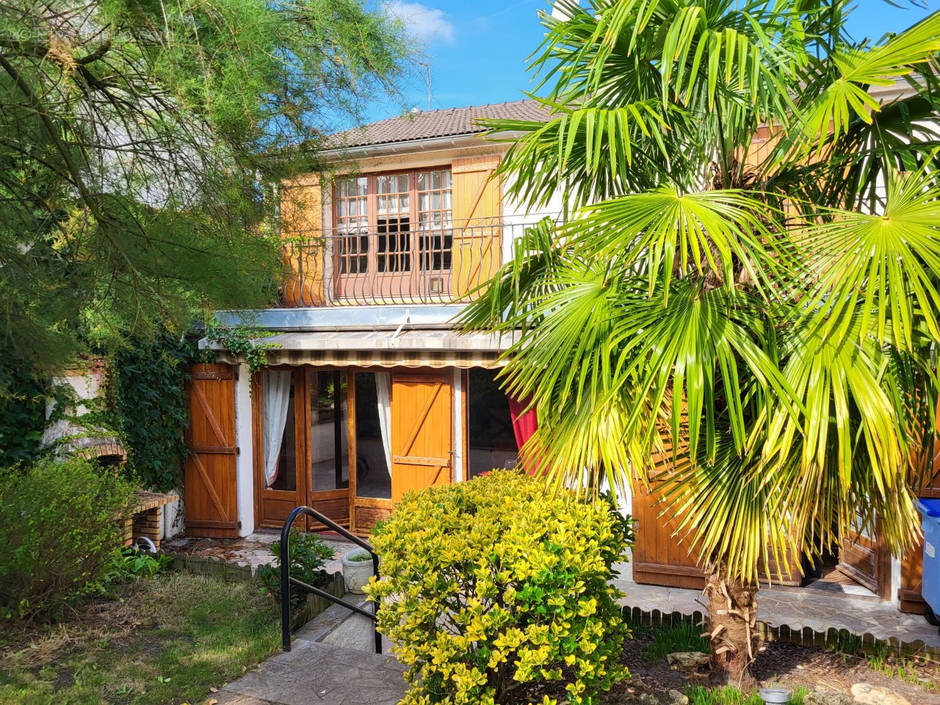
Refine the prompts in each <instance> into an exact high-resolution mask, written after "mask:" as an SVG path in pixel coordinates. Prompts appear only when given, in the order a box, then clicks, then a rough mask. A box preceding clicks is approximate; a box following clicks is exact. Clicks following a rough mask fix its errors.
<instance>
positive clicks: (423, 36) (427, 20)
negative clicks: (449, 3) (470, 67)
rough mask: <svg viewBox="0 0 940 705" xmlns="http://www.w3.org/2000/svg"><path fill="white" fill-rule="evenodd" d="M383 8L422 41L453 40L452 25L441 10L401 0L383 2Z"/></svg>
mask: <svg viewBox="0 0 940 705" xmlns="http://www.w3.org/2000/svg"><path fill="white" fill-rule="evenodd" d="M385 10H386V12H388V13H389V14H390V15H391V16H392V17H397V18H398V19H400V20H401V21H402V22H404V24H405V27H406V28H407V29H408V32H410V33H411V34H412V35H413V36H415V37H417V38H418V39H420V40H422V41H425V42H432V41H434V40H436V39H440V40H442V41H445V42H452V41H454V25H452V24H451V23H450V22H449V21H448V20H447V17H446V15H445V14H444V11H443V10H438V9H437V8H435V7H428V6H427V5H422V4H421V3H420V2H403V1H402V0H391V2H387V3H385Z"/></svg>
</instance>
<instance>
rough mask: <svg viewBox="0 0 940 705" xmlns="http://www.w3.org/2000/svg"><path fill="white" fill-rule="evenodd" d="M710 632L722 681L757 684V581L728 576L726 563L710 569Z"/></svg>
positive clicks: (742, 685)
mask: <svg viewBox="0 0 940 705" xmlns="http://www.w3.org/2000/svg"><path fill="white" fill-rule="evenodd" d="M707 579H708V582H707V583H706V585H705V596H706V597H707V598H708V632H709V635H710V637H711V651H712V672H713V674H714V676H715V678H716V680H719V681H721V682H725V683H729V684H731V685H734V686H737V687H738V688H741V689H748V688H750V686H752V685H753V684H754V678H753V676H752V675H751V672H750V666H751V662H753V660H754V657H755V656H756V655H757V642H758V635H757V587H758V586H757V585H754V584H748V583H744V582H742V581H740V580H729V579H728V576H727V573H726V571H725V566H724V565H723V564H722V565H718V566H712V567H710V569H709V570H708V571H707Z"/></svg>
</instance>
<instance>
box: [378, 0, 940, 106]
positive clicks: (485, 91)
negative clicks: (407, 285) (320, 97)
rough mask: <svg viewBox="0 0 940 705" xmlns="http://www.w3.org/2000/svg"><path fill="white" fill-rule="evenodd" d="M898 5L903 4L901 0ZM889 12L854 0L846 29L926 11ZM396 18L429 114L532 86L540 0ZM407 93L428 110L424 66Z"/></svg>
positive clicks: (933, 3) (899, 25) (426, 10)
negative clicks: (412, 52)
mask: <svg viewBox="0 0 940 705" xmlns="http://www.w3.org/2000/svg"><path fill="white" fill-rule="evenodd" d="M900 1H901V2H903V1H904V0H900ZM926 2H927V7H926V8H922V7H910V6H908V7H905V8H896V7H893V6H892V5H890V4H888V3H887V2H885V0H858V10H857V11H856V12H855V13H854V16H853V18H852V23H851V26H850V27H851V31H852V32H853V34H855V35H856V36H857V37H863V36H869V37H872V38H878V37H880V36H882V35H883V34H884V33H885V32H888V31H898V30H901V29H904V28H905V27H907V26H909V25H911V24H913V23H914V22H916V21H918V20H919V19H921V18H923V17H924V16H926V15H927V14H928V13H929V12H931V11H933V10H937V9H940V0H926ZM385 4H386V5H387V6H389V7H390V9H391V10H392V11H394V12H396V13H397V14H398V16H400V17H402V18H403V19H404V20H405V22H406V23H407V24H408V25H409V26H410V28H411V30H412V32H413V33H414V34H415V35H416V36H417V38H418V39H419V40H420V41H421V42H422V43H423V46H424V50H423V54H424V61H425V62H426V63H427V65H428V66H429V67H430V70H431V108H432V109H437V108H451V107H456V106H465V105H479V104H483V103H499V102H502V101H507V100H518V99H520V98H522V97H523V95H522V92H523V91H525V90H530V89H531V88H532V87H533V84H532V82H531V80H530V77H529V75H528V74H527V73H526V70H525V66H526V58H527V57H528V56H529V54H531V53H532V52H533V51H534V50H535V49H536V47H538V45H539V43H540V42H541V40H542V38H543V29H542V26H541V24H539V21H538V17H537V14H536V13H537V11H538V10H540V9H547V8H549V7H550V5H549V3H548V2H547V1H546V0H422V1H421V2H418V0H414V1H412V0H390V2H387V3H385ZM419 72H420V74H421V75H417V76H415V77H414V78H413V79H412V80H410V81H409V83H408V85H407V87H406V95H405V101H406V103H407V106H408V107H417V108H419V109H421V110H425V109H427V102H428V101H427V90H426V83H425V76H424V68H423V67H422V68H420V69H419ZM400 111H401V106H399V105H396V104H394V103H391V102H380V103H376V104H375V105H374V106H373V107H372V108H371V109H370V110H369V113H368V115H367V118H368V119H369V120H370V121H371V120H381V119H383V118H386V117H391V116H393V115H396V114H398V113H399V112H400Z"/></svg>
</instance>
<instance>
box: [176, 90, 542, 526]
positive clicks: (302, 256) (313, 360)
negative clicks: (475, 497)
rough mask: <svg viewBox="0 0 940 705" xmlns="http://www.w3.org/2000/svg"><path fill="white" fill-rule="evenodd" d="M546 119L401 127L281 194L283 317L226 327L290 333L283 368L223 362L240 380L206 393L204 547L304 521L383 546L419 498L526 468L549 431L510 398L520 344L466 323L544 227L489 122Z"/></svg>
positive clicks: (279, 358) (195, 481)
mask: <svg viewBox="0 0 940 705" xmlns="http://www.w3.org/2000/svg"><path fill="white" fill-rule="evenodd" d="M546 115H547V113H546V111H545V109H544V108H542V107H540V106H539V105H538V104H537V103H534V102H532V101H525V100H523V101H517V102H511V103H500V104H494V105H483V106H477V107H469V108H455V109H450V110H436V111H429V112H420V113H416V114H411V115H405V116H401V117H396V118H392V119H389V120H384V121H381V122H377V123H373V124H371V125H368V126H366V127H364V128H357V129H354V130H350V131H347V132H343V133H340V134H337V135H334V136H333V137H332V138H331V139H330V145H331V146H330V149H328V151H327V152H326V153H325V154H322V155H321V158H323V159H324V160H325V162H326V163H327V165H328V167H327V168H326V169H324V170H323V171H322V172H321V173H316V174H310V175H307V176H304V177H301V178H299V179H297V180H296V181H294V182H292V183H287V184H282V185H281V189H280V199H279V200H280V219H279V220H280V228H281V233H280V234H281V237H282V238H283V240H284V253H285V254H284V256H285V257H286V258H287V261H288V264H289V267H290V271H291V273H292V275H291V277H290V278H289V280H288V281H287V282H285V284H284V286H283V290H282V296H281V307H279V308H272V309H267V310H263V311H256V312H220V313H218V314H217V317H218V318H219V319H220V320H221V321H222V322H223V323H232V322H244V321H247V322H250V323H252V324H254V325H257V326H260V327H263V328H265V329H268V330H270V331H274V332H275V333H276V335H275V336H274V337H272V338H270V339H269V340H268V341H266V342H268V343H269V344H272V345H273V346H274V347H272V348H271V349H269V350H268V352H267V357H268V362H269V366H268V367H266V368H265V369H264V370H262V371H260V372H258V373H256V374H255V375H253V376H252V375H249V374H248V368H247V366H246V365H245V364H244V361H243V360H239V359H237V358H236V357H235V356H232V355H231V354H230V353H229V352H228V351H226V350H222V349H220V350H218V355H219V358H218V359H219V361H220V362H223V363H230V365H227V366H211V367H201V368H197V369H196V371H195V375H194V379H193V382H192V386H191V388H192V390H193V394H192V397H193V401H192V409H191V412H192V414H193V416H194V422H193V426H192V430H191V434H190V435H191V438H190V445H191V448H192V449H193V451H194V453H193V455H192V457H191V460H190V462H189V464H188V473H187V479H186V495H187V501H186V524H187V527H188V531H189V533H191V534H197V535H198V534H205V535H214V536H234V535H245V534H248V533H251V532H252V531H253V530H255V529H256V528H259V527H279V526H280V525H281V524H282V523H283V521H284V519H285V517H286V516H287V514H288V513H289V512H290V511H291V510H292V509H293V508H294V507H295V506H297V505H301V504H308V505H310V506H312V507H314V508H316V509H318V510H319V511H322V512H324V513H325V514H327V515H328V516H329V517H331V518H332V519H334V520H335V521H337V522H339V523H341V524H344V525H347V526H349V527H351V528H352V530H354V531H356V532H360V533H366V532H368V531H369V530H370V529H371V528H372V526H373V525H374V524H375V522H376V521H379V520H381V519H383V518H385V517H387V516H388V515H389V514H390V512H391V510H392V507H394V505H395V502H396V501H397V500H398V499H399V498H400V497H401V496H402V494H403V493H405V492H407V491H408V490H412V489H419V488H422V487H427V486H430V485H435V484H442V483H447V482H459V481H461V480H464V479H468V478H470V477H473V476H474V475H475V474H477V473H479V472H483V471H486V470H489V469H492V468H493V467H500V466H504V465H512V464H513V463H514V462H515V461H516V455H517V452H518V444H519V442H520V441H522V440H524V438H525V437H527V434H528V433H531V430H528V431H527V430H526V429H531V424H532V423H533V418H532V414H531V413H530V414H528V415H522V417H521V418H520V417H519V414H518V411H519V408H518V406H517V404H516V403H515V401H514V400H510V399H507V398H506V396H505V395H504V394H503V392H501V391H500V389H499V387H498V385H497V384H496V383H495V382H494V376H495V368H496V366H497V365H498V358H499V355H500V353H501V352H502V351H503V350H504V349H505V347H506V345H507V344H508V341H507V340H506V339H505V338H504V339H502V340H501V339H499V338H497V337H495V336H490V335H485V334H475V335H460V334H458V333H457V332H456V331H455V330H454V327H453V323H452V319H453V318H454V316H455V314H457V313H458V312H459V311H460V310H461V308H462V306H463V305H464V304H465V303H466V301H468V300H469V297H470V296H472V292H473V291H474V289H476V288H477V287H478V286H479V285H480V284H481V283H483V282H485V281H487V280H488V279H489V278H490V277H491V276H492V275H493V274H494V273H495V272H496V270H497V269H498V268H499V266H500V265H501V264H502V262H503V261H504V259H505V257H507V256H508V253H509V251H510V248H511V246H512V241H513V239H514V238H516V237H518V236H520V235H521V234H522V232H523V229H524V227H525V226H526V225H527V224H531V223H533V222H535V221H536V220H537V219H538V218H539V217H541V215H542V214H529V213H526V212H523V211H521V210H520V209H518V208H516V207H515V206H514V205H513V204H512V203H510V202H509V201H508V200H507V199H506V198H505V197H504V194H503V191H502V189H501V183H500V180H499V179H498V178H492V177H493V172H494V170H495V169H496V166H497V165H498V164H499V160H500V157H501V155H502V154H503V153H504V152H505V150H506V144H505V143H500V142H495V141H493V140H487V139H484V137H483V133H484V131H485V130H484V128H482V127H481V126H479V125H478V124H477V123H476V120H477V119H479V118H487V117H494V118H495V117H501V118H516V119H527V120H539V119H544V118H545V117H546ZM520 434H523V435H520Z"/></svg>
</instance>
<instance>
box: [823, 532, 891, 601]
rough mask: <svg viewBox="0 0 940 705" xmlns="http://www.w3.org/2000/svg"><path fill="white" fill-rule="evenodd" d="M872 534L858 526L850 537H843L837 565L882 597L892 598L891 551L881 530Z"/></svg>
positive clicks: (842, 571) (885, 598) (884, 598)
mask: <svg viewBox="0 0 940 705" xmlns="http://www.w3.org/2000/svg"><path fill="white" fill-rule="evenodd" d="M873 533H874V535H869V534H867V533H865V531H864V530H862V529H856V530H855V531H854V533H853V534H851V535H850V536H845V537H843V538H842V541H841V543H840V546H839V563H838V565H837V566H836V567H837V568H838V570H839V572H840V573H844V574H845V575H847V576H849V577H850V578H852V580H854V581H855V582H857V583H858V584H859V585H863V586H864V587H866V588H868V589H869V590H871V591H872V592H873V593H875V594H876V595H878V597H880V598H881V599H882V600H888V599H890V598H891V554H890V553H889V552H888V550H887V548H885V545H884V541H882V540H881V537H880V535H879V531H878V530H877V529H876V530H875V531H874V532H873Z"/></svg>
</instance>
